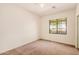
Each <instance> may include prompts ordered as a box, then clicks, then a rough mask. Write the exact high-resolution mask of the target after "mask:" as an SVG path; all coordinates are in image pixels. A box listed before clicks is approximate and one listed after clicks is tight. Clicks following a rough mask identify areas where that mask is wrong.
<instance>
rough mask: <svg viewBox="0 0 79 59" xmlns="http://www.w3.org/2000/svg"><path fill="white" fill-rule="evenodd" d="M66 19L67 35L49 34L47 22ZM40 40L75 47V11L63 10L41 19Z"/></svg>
mask: <svg viewBox="0 0 79 59" xmlns="http://www.w3.org/2000/svg"><path fill="white" fill-rule="evenodd" d="M63 17H67V35H62V34H49V20H50V19H57V18H63ZM40 37H41V39H45V40H51V41H57V42H61V43H66V44H71V45H75V9H70V10H65V11H62V12H59V13H55V14H52V15H48V16H44V17H42V18H41V36H40Z"/></svg>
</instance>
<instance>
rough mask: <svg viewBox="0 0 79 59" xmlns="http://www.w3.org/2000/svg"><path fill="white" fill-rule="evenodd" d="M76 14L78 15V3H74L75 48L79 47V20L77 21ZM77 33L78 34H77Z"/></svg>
mask: <svg viewBox="0 0 79 59" xmlns="http://www.w3.org/2000/svg"><path fill="white" fill-rule="evenodd" d="M77 16H79V4H77V5H76V17H75V22H76V23H75V25H76V26H75V39H76V40H75V46H76V48H79V30H77V29H79V22H78V19H77ZM77 24H78V27H77ZM77 34H78V35H77Z"/></svg>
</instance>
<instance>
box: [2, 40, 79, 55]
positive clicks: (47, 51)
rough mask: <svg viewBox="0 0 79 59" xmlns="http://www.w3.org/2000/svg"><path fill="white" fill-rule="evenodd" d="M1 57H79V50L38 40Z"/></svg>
mask: <svg viewBox="0 0 79 59" xmlns="http://www.w3.org/2000/svg"><path fill="white" fill-rule="evenodd" d="M1 55H79V50H77V49H76V48H74V47H71V46H68V45H64V44H59V43H56V42H51V41H46V40H37V41H34V42H32V43H29V44H26V45H23V46H21V47H18V48H16V49H12V50H9V51H7V52H5V53H2V54H1Z"/></svg>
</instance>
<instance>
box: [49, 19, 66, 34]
mask: <svg viewBox="0 0 79 59" xmlns="http://www.w3.org/2000/svg"><path fill="white" fill-rule="evenodd" d="M49 33H50V34H67V18H60V19H54V20H49Z"/></svg>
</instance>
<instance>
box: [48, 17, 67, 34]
mask: <svg viewBox="0 0 79 59" xmlns="http://www.w3.org/2000/svg"><path fill="white" fill-rule="evenodd" d="M53 21H56V22H57V24H56V27H57V28H56V33H53V32H51V31H50V25H51V22H53ZM59 21H60V22H61V24H62V22H63V21H64V22H65V24H66V31H64V32H62V31H61V33H60V32H59V31H58V29H59V28H58V22H59ZM61 29H62V28H61ZM49 34H67V18H59V19H53V20H49Z"/></svg>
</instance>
